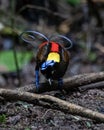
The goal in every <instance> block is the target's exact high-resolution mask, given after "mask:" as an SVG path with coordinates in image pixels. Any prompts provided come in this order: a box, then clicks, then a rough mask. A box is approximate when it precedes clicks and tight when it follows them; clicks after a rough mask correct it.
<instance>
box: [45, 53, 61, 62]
mask: <svg viewBox="0 0 104 130" xmlns="http://www.w3.org/2000/svg"><path fill="white" fill-rule="evenodd" d="M47 60H54V61H56V62H60V55H59V54H58V53H57V52H50V53H49V54H48V58H47Z"/></svg>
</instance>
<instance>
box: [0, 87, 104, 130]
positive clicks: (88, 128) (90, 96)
mask: <svg viewBox="0 0 104 130" xmlns="http://www.w3.org/2000/svg"><path fill="white" fill-rule="evenodd" d="M55 93H56V92H55V91H52V92H47V93H44V94H49V95H54V94H55ZM66 100H67V101H69V102H71V103H75V104H78V105H80V106H83V107H86V108H89V109H91V110H95V111H98V112H101V113H104V91H103V90H98V89H93V90H88V91H86V92H82V93H80V92H70V93H69V94H67V95H66ZM103 129H104V123H99V122H96V121H93V120H90V119H87V118H83V117H80V116H76V115H72V114H65V113H63V112H61V111H58V110H53V109H50V108H49V109H48V108H44V107H42V106H35V105H33V104H28V103H26V102H22V101H17V102H9V101H3V102H0V130H103Z"/></svg>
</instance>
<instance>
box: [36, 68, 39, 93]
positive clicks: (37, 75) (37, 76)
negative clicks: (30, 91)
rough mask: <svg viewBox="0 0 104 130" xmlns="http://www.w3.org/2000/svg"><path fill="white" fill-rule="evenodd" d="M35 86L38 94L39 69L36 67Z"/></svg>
mask: <svg viewBox="0 0 104 130" xmlns="http://www.w3.org/2000/svg"><path fill="white" fill-rule="evenodd" d="M35 85H36V92H38V90H39V86H40V84H39V67H38V66H36V68H35Z"/></svg>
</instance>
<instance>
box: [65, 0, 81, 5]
mask: <svg viewBox="0 0 104 130" xmlns="http://www.w3.org/2000/svg"><path fill="white" fill-rule="evenodd" d="M67 2H68V3H69V4H71V5H77V4H79V3H80V0H67Z"/></svg>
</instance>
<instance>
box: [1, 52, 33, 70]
mask: <svg viewBox="0 0 104 130" xmlns="http://www.w3.org/2000/svg"><path fill="white" fill-rule="evenodd" d="M32 56H33V54H32V53H30V52H19V51H18V52H17V60H18V64H19V69H21V68H22V67H23V65H24V64H26V63H27V62H29V60H30V58H31V57H32ZM0 65H1V66H5V67H6V68H7V70H8V71H16V66H15V62H14V55H13V51H12V50H8V51H1V52H0Z"/></svg>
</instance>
